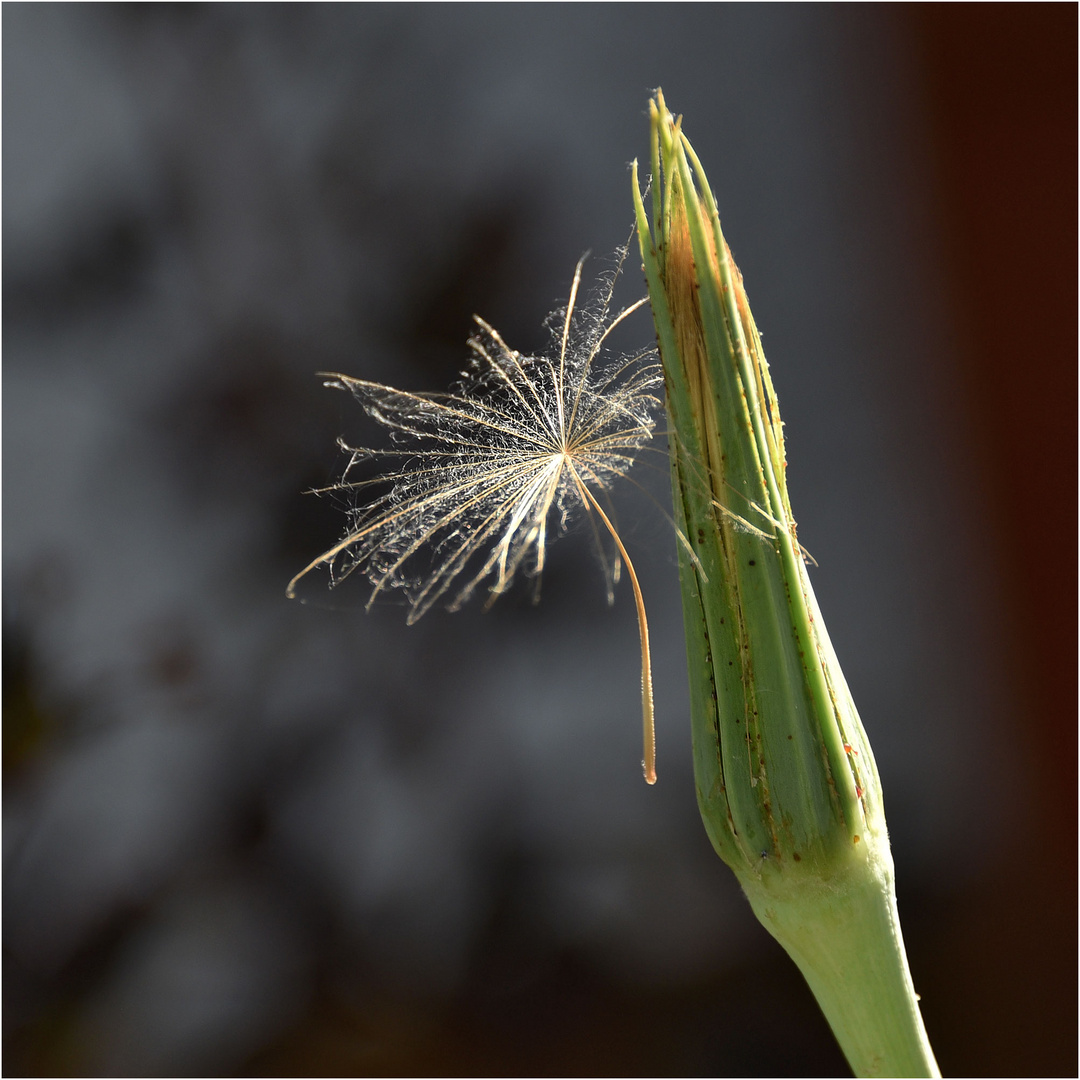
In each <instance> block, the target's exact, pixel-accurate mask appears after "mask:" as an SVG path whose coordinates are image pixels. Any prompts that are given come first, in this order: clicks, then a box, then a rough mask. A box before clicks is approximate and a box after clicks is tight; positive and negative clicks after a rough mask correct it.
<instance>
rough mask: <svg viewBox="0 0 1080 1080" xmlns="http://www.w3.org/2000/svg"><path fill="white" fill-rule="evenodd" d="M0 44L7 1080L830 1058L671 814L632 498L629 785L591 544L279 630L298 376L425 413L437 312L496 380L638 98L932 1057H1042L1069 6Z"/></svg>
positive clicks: (297, 470)
mask: <svg viewBox="0 0 1080 1080" xmlns="http://www.w3.org/2000/svg"><path fill="white" fill-rule="evenodd" d="M3 30H4V39H3V60H4V101H3V121H4V125H3V136H4V145H3V170H4V279H3V289H4V316H5V318H4V451H5V454H4V574H5V576H4V779H5V790H4V811H5V847H4V860H5V862H4V868H5V886H6V888H5V953H4V963H5V990H6V995H5V1009H6V1013H5V1038H6V1049H5V1063H4V1065H5V1072H6V1074H7V1075H23V1076H56V1075H61V1076H88V1075H109V1076H138V1075H157V1076H170V1075H207V1076H214V1075H238V1076H274V1075H305V1076H362V1075H403V1076H415V1075H451V1076H452V1075H675V1076H677V1075H739V1076H755V1075H758V1076H778V1075H793V1076H818V1075H820V1076H830V1075H837V1074H838V1073H842V1072H843V1071H844V1064H843V1062H842V1059H841V1058H840V1056H839V1052H838V1050H837V1049H836V1047H835V1044H834V1043H833V1041H832V1038H831V1035H830V1034H829V1032H828V1029H827V1028H826V1026H825V1024H824V1021H823V1020H822V1019H821V1017H820V1015H819V1013H818V1011H817V1008H816V1005H815V1004H814V1002H813V1000H812V998H811V996H810V994H809V992H808V991H807V990H806V988H805V986H804V985H803V984H802V982H801V979H800V977H799V975H798V973H797V972H796V970H795V968H794V966H793V965H791V964H790V962H789V961H788V960H787V959H786V957H785V956H784V955H783V954H782V953H781V951H780V950H779V949H778V947H776V946H775V945H774V944H773V943H772V942H771V940H770V939H769V938H768V937H767V935H766V934H765V933H764V931H762V930H761V929H760V928H759V927H758V926H757V924H756V923H755V922H754V921H753V919H752V917H751V916H750V914H749V912H748V910H747V908H746V906H745V904H744V902H743V901H742V898H741V897H740V895H739V893H738V890H737V887H736V886H735V883H734V881H733V879H732V878H731V876H730V875H729V874H728V873H727V871H726V870H725V869H724V867H722V866H721V865H720V864H719V862H718V860H717V859H716V858H715V856H714V855H713V854H712V852H711V850H710V849H709V846H708V843H707V840H706V838H705V836H704V832H703V830H702V828H701V825H700V822H699V821H698V820H697V815H696V808H695V805H694V794H693V783H692V778H691V775H690V766H689V736H688V731H687V724H686V707H687V706H686V690H685V686H684V685H683V683H684V679H685V675H684V666H683V664H684V661H683V656H682V626H681V614H680V611H679V603H678V589H677V586H676V577H675V569H674V541H673V539H672V537H671V534H670V529H669V528H668V526H667V525H666V523H665V519H664V516H663V514H662V512H661V511H660V510H659V509H658V508H657V507H656V505H655V504H654V503H653V502H651V501H650V500H649V499H648V498H646V497H645V496H643V495H641V494H640V493H637V492H636V491H635V490H634V489H633V488H632V487H631V488H629V490H628V491H627V492H626V493H625V496H624V497H623V500H622V501H621V503H620V506H619V510H620V518H621V521H622V526H623V530H624V538H625V539H626V542H627V544H628V546H629V548H630V550H631V552H632V554H633V556H634V559H635V564H636V565H637V566H638V570H639V573H640V574H641V577H642V581H643V586H644V589H645V592H646V600H647V602H648V604H649V606H650V617H651V621H652V624H653V632H654V647H655V651H656V658H655V659H656V673H657V705H658V715H659V719H660V759H659V768H660V783H659V784H658V785H657V787H656V788H655V789H647V788H646V787H645V785H644V783H643V782H642V781H641V779H640V771H639V767H638V758H639V756H640V749H639V747H638V731H637V729H638V719H637V704H636V701H635V699H636V695H637V679H638V675H637V668H636V665H637V651H636V640H635V638H636V631H635V626H634V620H633V613H632V607H631V603H630V597H629V595H628V594H627V591H626V590H625V589H622V590H621V593H620V595H619V596H618V598H617V601H616V604H615V606H614V608H613V609H608V608H607V607H606V605H605V604H604V599H603V594H604V590H603V584H602V576H601V573H600V571H599V569H598V567H597V566H596V564H595V559H594V558H593V557H592V556H591V554H590V552H589V547H588V543H587V541H588V536H587V530H578V531H577V532H576V533H575V534H574V535H572V536H570V537H568V538H567V539H566V540H564V541H562V542H560V543H559V544H558V545H556V546H555V547H554V548H553V549H552V559H551V564H550V566H549V568H548V571H547V573H546V576H545V581H544V596H543V602H542V603H541V604H540V605H539V607H535V608H534V607H533V606H532V605H531V604H530V603H529V601H528V591H527V590H526V589H521V590H520V591H516V592H514V593H513V594H512V595H510V596H507V597H504V598H503V599H502V600H500V602H499V603H498V604H497V605H495V607H494V608H493V609H492V610H491V611H490V612H488V613H486V614H485V613H482V612H481V611H480V610H479V607H480V605H476V608H475V609H469V610H466V611H464V612H462V613H460V614H457V615H447V614H445V613H441V612H439V613H434V612H433V613H432V614H430V615H429V616H427V617H425V619H424V620H422V621H421V622H420V623H419V624H417V625H416V626H414V627H411V628H407V627H405V626H404V613H403V611H402V609H401V608H400V607H398V606H396V605H394V604H393V603H384V604H380V605H377V606H376V607H375V609H374V610H373V611H372V612H371V613H370V614H367V615H365V614H364V613H363V612H362V610H359V609H360V607H361V606H362V602H363V599H364V598H363V595H362V591H358V592H353V593H351V594H350V593H348V592H345V593H343V594H342V595H341V596H340V597H339V596H338V595H337V594H336V593H335V594H329V593H326V592H323V591H320V590H319V589H315V590H313V591H311V592H310V594H309V599H311V600H312V602H311V603H309V604H306V605H300V604H289V603H288V602H287V601H286V600H285V598H284V586H285V583H286V581H287V580H288V579H289V577H290V576H291V575H292V574H293V573H295V572H296V570H297V569H299V568H300V567H301V566H302V565H304V564H305V563H306V562H307V561H309V560H310V559H311V558H312V557H313V556H314V555H315V554H317V553H318V552H319V551H320V550H322V549H323V548H324V547H326V546H328V545H329V544H330V543H331V542H333V541H334V540H335V539H336V538H337V536H338V533H339V530H340V529H341V528H342V526H343V518H342V515H341V512H340V508H339V507H336V506H335V505H334V504H333V502H332V501H330V500H326V499H318V498H314V497H311V496H303V495H302V494H301V492H302V491H303V490H304V489H306V488H310V487H314V486H320V485H322V484H325V483H326V482H327V480H328V479H329V478H331V477H332V476H333V475H334V473H335V470H337V469H339V468H340V467H341V464H342V462H341V460H340V455H339V454H338V453H337V452H336V450H335V448H334V437H335V436H336V435H338V434H339V433H340V434H345V435H347V436H349V437H353V433H355V432H356V431H358V430H361V431H363V430H365V429H364V426H363V425H364V423H365V421H364V420H363V418H362V417H358V416H357V415H356V410H355V409H354V408H353V407H352V406H351V402H350V401H348V400H347V399H346V397H345V395H340V394H333V393H331V392H330V391H327V390H323V389H322V388H321V387H320V386H319V383H318V380H317V379H316V378H315V377H314V372H316V371H318V370H327V369H330V370H335V369H337V370H342V371H345V372H348V373H350V374H354V375H357V376H361V377H366V378H372V379H380V380H384V381H388V382H391V383H394V384H396V385H399V386H405V387H408V388H415V389H441V388H444V387H445V386H446V385H447V384H449V383H450V382H452V381H453V379H454V378H455V375H456V372H457V371H458V370H459V369H460V366H461V365H462V363H463V362H464V359H465V349H464V340H465V337H466V336H467V334H468V333H469V326H470V317H471V315H472V313H473V312H478V313H479V314H481V315H483V316H484V317H486V318H487V319H488V320H489V321H491V322H492V323H493V324H494V325H495V326H497V327H498V328H499V329H500V330H501V331H502V332H503V334H504V336H505V337H506V339H507V340H508V341H509V342H510V343H511V344H512V345H514V346H516V347H518V348H520V349H522V350H533V349H538V348H541V347H543V345H544V344H545V335H544V332H543V331H542V329H541V323H542V321H543V318H544V316H545V315H546V314H547V313H548V311H550V310H551V309H552V308H553V307H555V306H556V304H557V303H558V302H559V300H560V298H564V297H565V295H566V291H567V289H568V287H569V279H570V274H571V273H572V269H573V265H574V263H575V261H576V260H577V258H578V257H579V256H580V254H581V252H582V251H583V250H585V249H586V248H592V249H593V251H594V252H596V253H597V254H596V258H595V259H594V260H593V262H592V263H591V264H590V265H591V266H592V267H593V269H594V270H596V269H599V268H601V267H602V266H604V265H606V264H605V263H604V261H603V260H604V258H605V257H606V256H607V255H608V254H609V253H610V252H612V251H613V250H614V248H615V247H616V246H617V245H619V244H621V243H623V242H624V241H625V240H626V237H627V236H628V234H629V229H630V222H631V205H630V200H629V193H628V185H629V179H628V175H627V172H626V168H625V166H626V163H627V162H628V161H629V160H630V159H631V158H632V157H634V156H639V157H642V156H644V155H645V153H646V149H647V121H646V118H645V107H646V102H647V97H648V92H649V89H650V88H651V87H653V86H656V85H662V86H663V87H664V89H665V92H666V95H667V98H668V100H669V102H670V103H671V105H672V107H673V108H675V109H677V110H681V111H683V112H684V113H685V114H686V127H687V131H688V132H689V134H690V136H691V138H692V139H693V140H694V144H695V147H696V148H697V150H698V151H699V153H700V154H701V157H702V159H703V161H704V162H705V165H706V168H707V169H708V171H709V174H710V176H711V178H712V179H713V182H714V183H715V184H716V185H717V187H718V195H719V198H720V205H721V212H722V215H723V218H724V223H725V228H726V231H727V235H728V238H729V241H730V242H731V244H732V247H733V249H734V251H735V254H736V257H737V259H738V261H739V263H740V266H741V268H742V270H743V272H744V274H745V276H746V281H747V287H748V291H749V294H750V298H751V301H752V303H753V304H754V310H755V315H756V317H757V321H758V323H759V324H760V325H761V326H762V328H763V331H764V333H765V346H766V349H767V351H768V354H769V357H770V361H771V364H772V367H773V372H774V377H775V380H776V383H777V390H778V394H779V397H780V401H781V403H782V407H783V410H784V417H785V420H786V422H787V436H788V446H789V454H790V457H791V468H790V484H791V490H792V498H793V502H794V505H795V509H796V512H797V513H798V514H799V519H800V537H801V538H802V539H803V540H804V542H805V543H806V544H807V545H808V547H809V548H810V550H811V551H812V552H813V553H814V555H815V556H816V557H817V559H818V561H819V562H820V564H821V567H820V569H819V570H817V571H815V572H814V575H815V576H814V580H815V585H816V587H817V589H818V590H819V597H820V600H821V603H822V607H823V610H824V612H825V615H826V617H827V619H828V621H829V628H830V632H831V634H832V636H833V639H834V642H835V644H836V646H837V650H838V652H839V654H840V657H841V660H842V662H843V664H844V667H845V671H846V673H847V676H848V678H849V681H850V682H851V684H852V687H853V690H854V692H855V697H856V701H857V702H858V703H859V706H860V709H861V710H862V713H863V717H864V721H865V723H866V726H867V728H868V730H869V732H870V735H871V738H872V740H873V742H874V745H875V748H876V751H877V754H878V759H879V765H880V768H881V772H882V775H883V781H884V787H885V793H886V801H887V807H888V811H889V821H890V828H891V830H892V836H893V843H894V853H895V857H896V862H897V872H898V883H899V899H900V910H901V914H902V917H903V919H904V926H905V933H906V937H907V940H908V945H909V951H910V955H911V964H912V969H913V972H914V976H915V981H916V984H917V987H918V989H919V990H920V992H921V993H922V996H923V1009H924V1014H925V1017H926V1023H927V1027H928V1029H929V1031H930V1034H931V1038H932V1041H933V1043H934V1045H935V1048H936V1050H937V1053H938V1056H939V1060H940V1062H941V1065H942V1068H943V1070H944V1071H945V1072H946V1074H957V1075H1002V1076H1027V1075H1075V1073H1076V1068H1077V1062H1076V1038H1075V1036H1076V1021H1075V1018H1076V967H1075V960H1076V921H1075V906H1076V862H1075V852H1076V832H1075V821H1076V772H1075V765H1076V729H1075V720H1076V708H1075V657H1076V629H1075V626H1076V621H1075V596H1076V565H1075V559H1074V538H1075V536H1076V526H1077V522H1076V511H1075V504H1074V502H1073V495H1072V492H1073V484H1074V477H1075V445H1076V391H1075V370H1076V266H1075V253H1076V246H1077V245H1076V240H1077V236H1076V128H1077V117H1076V101H1077V80H1076V49H1075V42H1076V30H1077V12H1076V8H1075V7H1074V6H1072V5H1037V4H1036V5H1022V6H1020V5H991V6H983V5H942V6H938V5H920V6H913V7H892V6H879V7H866V6H856V5H842V6H823V5H803V6H794V5H783V6H781V5H771V6H770V5H665V6H654V5H650V4H641V5H628V6H623V5H582V6H576V5H575V6H571V5H565V6H547V5H521V6H502V5H476V6H471V5H466V6H451V5H431V6H427V5H425V6H411V5H325V6H324V5H310V6H298V5H274V6H261V5H245V6H232V5H214V6H202V5H126V6H116V7H113V6H97V5H95V6H90V5H48V4H43V5H26V4H5V5H4V8H3ZM631 264H632V265H631V269H630V271H629V272H628V273H627V274H626V275H625V276H624V280H623V282H622V284H621V286H620V288H621V292H622V294H623V298H624V299H625V300H627V301H629V300H630V299H633V298H635V297H636V296H638V295H640V290H641V283H640V274H639V273H638V272H637V268H636V264H633V260H631ZM635 319H638V321H637V322H636V324H628V325H627V326H626V327H625V331H626V340H627V343H628V344H627V348H633V347H635V346H636V345H639V344H640V342H641V341H642V340H648V338H649V337H650V336H651V334H652V330H651V326H650V325H649V322H648V318H647V316H645V315H642V316H640V317H638V316H635ZM653 458H654V460H653V463H652V465H649V464H648V462H647V461H645V462H643V464H642V467H641V469H640V477H639V478H640V479H641V480H642V482H643V483H644V484H645V486H646V487H647V488H649V490H650V491H651V492H653V494H654V495H655V497H656V498H657V499H659V500H660V501H661V502H663V501H664V500H665V486H666V483H667V480H666V475H665V472H664V466H663V460H662V457H661V456H660V455H653ZM1063 491H1064V498H1063Z"/></svg>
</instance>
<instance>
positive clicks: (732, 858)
mask: <svg viewBox="0 0 1080 1080" xmlns="http://www.w3.org/2000/svg"><path fill="white" fill-rule="evenodd" d="M651 115H652V171H653V189H652V209H653V223H652V227H651V228H650V225H649V221H648V218H647V215H646V211H645V207H644V203H643V202H642V199H641V194H640V189H639V185H638V179H637V167H636V163H635V167H634V198H635V205H636V211H637V225H638V236H639V241H640V244H641V253H642V259H643V262H644V266H645V272H646V277H647V280H648V286H649V298H650V301H651V303H652V309H653V316H654V320H655V323H656V330H657V336H658V339H659V344H660V353H661V359H662V361H663V367H664V380H665V388H666V397H667V410H668V418H669V422H670V429H671V443H670V455H671V467H672V483H673V491H674V504H675V516H676V521H677V524H678V526H679V528H680V530H681V531H682V533H683V535H684V538H685V540H686V541H687V543H686V544H685V545H682V548H681V550H680V576H681V582H682V592H683V609H684V621H685V629H686V643H687V657H688V665H689V671H690V687H691V712H692V725H693V746H694V774H695V779H696V783H697V795H698V805H699V807H700V809H701V815H702V819H703V820H704V823H705V828H706V830H707V831H708V834H709V837H710V839H711V840H712V843H713V845H714V847H715V848H716V850H717V852H718V853H719V855H720V857H721V858H722V859H723V860H724V861H725V862H726V863H727V864H728V866H730V867H731V868H732V870H734V872H735V874H736V876H737V877H738V879H739V881H740V883H741V885H742V887H743V890H744V891H745V893H746V895H747V897H748V899H749V900H750V903H751V905H752V907H753V909H754V912H755V913H756V915H757V916H758V918H759V919H760V920H761V922H762V923H763V924H764V925H765V927H766V928H767V929H768V930H769V932H770V933H772V934H773V935H774V936H775V937H776V938H777V940H779V941H780V943H781V944H782V945H783V946H784V948H785V949H787V951H788V953H789V954H790V955H791V956H792V958H793V959H794V960H795V961H796V963H797V964H798V965H799V967H800V968H801V969H802V971H803V974H804V975H805V976H806V978H807V981H808V982H809V983H810V986H811V988H812V989H813V991H814V993H815V995H816V996H817V998H818V1001H819V1002H820V1004H821V1006H822V1009H823V1011H824V1012H825V1014H826V1017H827V1018H828V1020H829V1022H830V1023H831V1024H832V1026H833V1030H834V1032H835V1033H836V1035H837V1038H838V1039H839V1041H840V1043H841V1045H842V1047H843V1049H844V1051H845V1053H846V1054H847V1056H848V1060H849V1062H850V1063H851V1065H852V1067H853V1068H854V1069H855V1071H856V1073H857V1074H858V1075H865V1076H928V1075H937V1072H936V1065H935V1064H934V1059H933V1055H932V1052H931V1050H930V1047H929V1044H928V1042H927V1040H926V1034H925V1031H924V1029H923V1026H922V1020H921V1017H920V1015H919V1010H918V1005H917V1004H916V1002H917V997H916V995H915V993H914V989H913V987H912V984H911V977H910V974H909V972H908V968H907V961H906V957H905V954H904V950H903V943H902V939H901V936H900V925H899V920H898V918H897V915H896V901H895V891H894V887H893V864H892V856H891V854H890V851H889V841H888V834H887V832H886V827H885V816H884V809H883V804H882V797H881V785H880V781H879V779H878V774H877V768H876V766H875V764H874V758H873V754H872V752H871V749H870V744H869V742H868V740H867V738H866V733H865V732H864V731H863V727H862V724H861V723H860V721H859V715H858V713H857V711H856V709H855V705H854V702H853V701H852V697H851V693H850V691H849V690H848V686H847V683H846V681H845V679H844V675H843V672H842V671H841V670H840V665H839V663H838V662H837V659H836V654H835V653H834V651H833V648H832V644H831V643H830V641H829V636H828V633H827V632H826V629H825V624H824V622H823V621H822V618H821V614H820V611H819V609H818V605H817V601H816V599H815V597H814V591H813V588H812V586H811V584H810V579H809V576H808V574H807V569H806V558H805V556H804V553H803V551H802V549H801V547H800V546H799V541H798V537H797V533H796V525H795V519H794V517H793V516H792V513H791V504H790V501H789V499H788V492H787V483H786V478H785V471H786V458H785V451H784V436H783V425H782V423H781V420H780V414H779V410H778V408H777V402H776V395H775V393H774V391H773V385H772V379H771V378H770V375H769V367H768V364H767V363H766V361H765V355H764V353H763V352H762V348H761V339H760V337H759V335H758V331H757V327H756V325H755V324H754V319H753V316H752V315H751V313H750V306H749V303H748V302H747V298H746V292H745V290H744V288H743V282H742V276H741V274H740V273H739V271H738V268H737V267H736V266H735V263H734V261H733V259H732V257H731V252H730V250H729V249H728V246H727V244H726V242H725V240H724V236H723V233H722V232H721V229H720V219H719V216H718V214H717V210H716V203H715V200H714V198H713V194H712V190H711V188H710V187H709V184H708V181H707V178H706V176H705V173H704V171H703V170H702V167H701V163H700V162H699V161H698V159H697V156H696V155H695V154H694V151H693V149H692V148H691V146H690V144H689V142H688V141H687V140H686V138H685V136H683V134H682V132H681V120H675V119H674V118H673V117H672V116H671V114H670V113H669V112H668V111H667V109H666V107H665V105H664V99H663V95H662V94H661V93H660V92H659V91H658V92H657V95H656V99H655V101H653V102H652V103H651Z"/></svg>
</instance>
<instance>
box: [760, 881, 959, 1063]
mask: <svg viewBox="0 0 1080 1080" xmlns="http://www.w3.org/2000/svg"><path fill="white" fill-rule="evenodd" d="M877 869H878V870H879V872H878V873H871V874H866V873H865V872H863V870H862V868H861V867H859V868H857V869H856V871H855V872H854V873H852V874H850V875H849V876H848V879H847V880H846V881H837V880H835V879H834V880H831V881H824V880H819V881H817V882H811V881H807V880H806V879H802V880H800V881H799V882H798V883H797V886H796V888H794V889H792V890H791V892H792V895H783V894H782V893H779V892H778V891H777V890H775V889H772V890H768V891H766V890H765V889H761V888H753V887H747V882H745V881H744V882H743V886H744V891H745V892H746V895H747V898H748V899H749V901H750V905H751V907H752V908H753V909H754V914H755V915H757V917H758V919H759V920H760V921H761V923H762V925H763V926H764V927H765V928H766V929H767V930H768V931H769V932H770V933H771V934H772V935H773V937H775V938H776V940H777V941H779V942H780V944H781V945H783V946H784V948H785V950H786V951H787V953H788V955H789V956H790V957H791V958H792V960H794V961H795V963H796V964H798V966H799V970H800V971H801V972H802V973H803V976H804V977H805V979H806V981H807V983H808V984H809V986H810V989H811V990H812V991H813V993H814V997H815V998H817V1001H818V1004H819V1005H820V1006H821V1011H822V1012H823V1013H824V1014H825V1018H826V1019H827V1020H828V1021H829V1025H830V1026H831V1027H832V1029H833V1032H834V1033H835V1035H836V1038H837V1041H838V1042H839V1043H840V1047H841V1049H842V1050H843V1051H844V1054H845V1056H846V1057H847V1059H848V1063H849V1064H850V1065H851V1067H852V1069H853V1070H854V1072H855V1075H856V1076H932V1077H936V1076H940V1075H941V1073H940V1072H939V1071H938V1067H937V1063H936V1062H935V1060H934V1052H933V1050H932V1049H931V1048H930V1041H929V1039H928V1038H927V1036H926V1028H925V1027H924V1026H923V1022H922V1016H921V1015H920V1013H919V1006H918V995H917V994H916V993H915V987H914V986H913V985H912V982H911V973H910V971H909V970H908V963H907V955H906V953H905V952H904V939H903V936H902V934H901V933H900V918H899V916H898V915H897V911H896V899H895V893H894V890H893V887H892V880H891V878H892V875H891V873H890V872H888V871H887V870H886V869H885V868H877Z"/></svg>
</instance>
